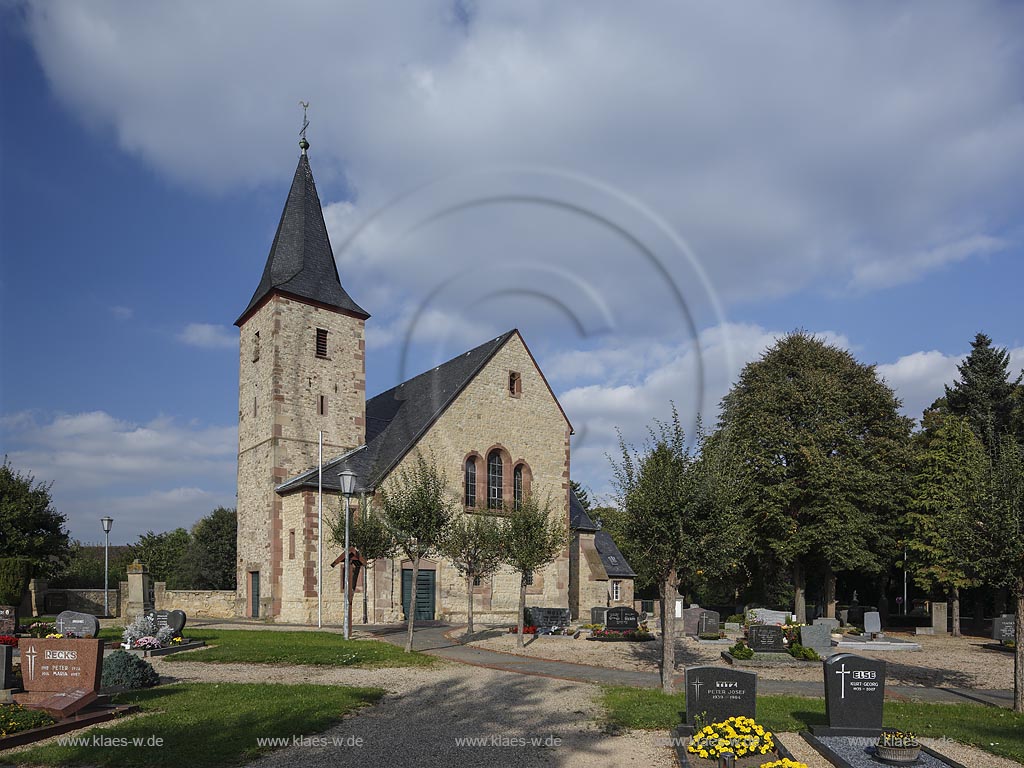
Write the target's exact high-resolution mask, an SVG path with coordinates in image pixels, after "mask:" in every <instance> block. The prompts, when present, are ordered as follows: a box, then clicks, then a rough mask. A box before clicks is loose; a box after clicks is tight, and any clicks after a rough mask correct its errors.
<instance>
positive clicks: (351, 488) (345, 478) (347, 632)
mask: <svg viewBox="0 0 1024 768" xmlns="http://www.w3.org/2000/svg"><path fill="white" fill-rule="evenodd" d="M338 479H339V481H340V482H341V495H342V496H344V497H345V575H344V577H343V578H344V590H345V604H344V611H345V618H344V624H343V625H342V626H343V627H344V629H343V633H344V637H345V639H346V640H348V639H349V638H350V637H351V635H352V627H351V621H350V620H349V609H350V606H349V584H348V579H349V567H350V563H349V544H348V529H349V519H350V515H349V502H350V500H351V498H352V494H353V493H354V492H355V489H356V473H355V472H353V471H352V470H350V469H346V470H345V471H344V472H339V473H338Z"/></svg>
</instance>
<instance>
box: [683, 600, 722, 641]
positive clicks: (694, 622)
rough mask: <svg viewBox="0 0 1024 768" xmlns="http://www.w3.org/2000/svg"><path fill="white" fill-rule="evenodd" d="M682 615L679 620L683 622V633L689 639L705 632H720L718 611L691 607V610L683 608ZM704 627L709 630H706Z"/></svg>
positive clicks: (695, 606) (696, 606)
mask: <svg viewBox="0 0 1024 768" xmlns="http://www.w3.org/2000/svg"><path fill="white" fill-rule="evenodd" d="M680 613H682V616H681V617H679V618H681V619H682V620H683V630H682V631H683V634H684V635H686V636H687V637H696V636H697V635H700V634H702V633H704V632H716V633H717V632H718V625H719V622H720V621H721V617H720V616H719V614H718V611H711V610H708V609H707V608H701V607H700V606H699V605H691V606H690V607H689V608H683V610H682V611H681V612H680ZM704 627H708V628H707V629H704Z"/></svg>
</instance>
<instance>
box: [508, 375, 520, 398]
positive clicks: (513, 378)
mask: <svg viewBox="0 0 1024 768" xmlns="http://www.w3.org/2000/svg"><path fill="white" fill-rule="evenodd" d="M508 394H509V396H511V397H519V396H520V395H521V394H523V377H522V376H520V375H519V374H518V373H516V372H515V371H509V372H508Z"/></svg>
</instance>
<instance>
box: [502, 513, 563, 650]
mask: <svg viewBox="0 0 1024 768" xmlns="http://www.w3.org/2000/svg"><path fill="white" fill-rule="evenodd" d="M507 515H508V517H507V519H506V521H505V525H504V526H503V527H504V548H505V551H504V558H505V562H506V563H508V564H509V565H510V566H512V569H513V570H514V571H516V572H517V573H518V574H519V624H518V627H519V634H518V638H517V641H516V642H517V645H519V647H520V648H522V647H523V622H524V619H525V614H526V587H527V582H528V581H529V579H530V576H531V575H532V574H533V573H534V572H536V571H538V570H540V569H541V568H543V567H544V566H545V565H548V564H549V563H552V562H554V561H555V559H556V558H557V557H558V555H559V554H560V553H561V552H562V551H563V550H564V549H565V546H566V544H568V542H569V531H568V525H567V523H568V521H567V520H564V519H558V518H555V517H553V516H552V515H551V506H550V504H549V503H545V504H540V503H539V502H538V500H537V498H536V497H535V496H533V495H528V496H526V497H525V498H524V499H523V500H522V502H521V503H520V504H519V508H518V509H514V508H513V509H511V510H507Z"/></svg>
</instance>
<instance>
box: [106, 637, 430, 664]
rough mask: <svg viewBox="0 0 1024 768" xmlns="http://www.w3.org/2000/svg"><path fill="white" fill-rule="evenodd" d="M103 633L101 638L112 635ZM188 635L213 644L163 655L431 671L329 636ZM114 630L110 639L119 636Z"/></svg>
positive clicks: (365, 643)
mask: <svg viewBox="0 0 1024 768" xmlns="http://www.w3.org/2000/svg"><path fill="white" fill-rule="evenodd" d="M107 632H113V630H103V632H101V633H100V634H101V636H102V637H111V636H110V635H107V634H105V633H107ZM185 635H186V637H188V638H190V639H196V640H205V641H206V644H207V645H210V646H213V647H211V648H206V649H203V650H199V651H188V652H185V653H175V654H171V655H169V656H165V657H164V659H166V660H167V661H172V662H181V663H191V662H223V663H227V662H235V663H242V664H312V665H315V666H325V667H370V668H375V667H429V666H432V665H434V664H436V663H437V659H435V658H434V657H433V656H427V655H425V654H422V653H415V652H414V653H405V652H404V651H403V650H402V649H401V648H399V647H397V646H394V645H391V644H390V643H385V642H384V641H382V640H345V639H343V638H342V637H341V635H338V634H335V633H332V632H275V631H273V630H265V629H263V630H260V629H253V630H247V629H196V630H191V629H186V631H185ZM119 637H120V634H119V633H116V632H114V634H113V636H112V638H119Z"/></svg>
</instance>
